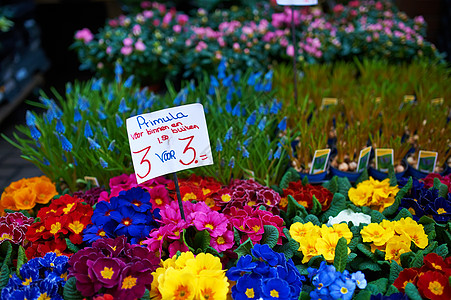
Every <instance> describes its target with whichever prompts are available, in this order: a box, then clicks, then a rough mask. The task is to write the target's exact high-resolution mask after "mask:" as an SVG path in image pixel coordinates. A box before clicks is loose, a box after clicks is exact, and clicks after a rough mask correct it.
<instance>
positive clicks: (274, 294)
mask: <svg viewBox="0 0 451 300" xmlns="http://www.w3.org/2000/svg"><path fill="white" fill-rule="evenodd" d="M269 294H270V295H271V297H274V298H279V292H278V291H276V290H271V292H269Z"/></svg>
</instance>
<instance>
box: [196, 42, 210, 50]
mask: <svg viewBox="0 0 451 300" xmlns="http://www.w3.org/2000/svg"><path fill="white" fill-rule="evenodd" d="M204 49H207V44H206V43H205V42H204V41H200V42H199V43H198V44H197V46H196V48H195V49H194V50H195V51H196V52H200V51H202V50H204Z"/></svg>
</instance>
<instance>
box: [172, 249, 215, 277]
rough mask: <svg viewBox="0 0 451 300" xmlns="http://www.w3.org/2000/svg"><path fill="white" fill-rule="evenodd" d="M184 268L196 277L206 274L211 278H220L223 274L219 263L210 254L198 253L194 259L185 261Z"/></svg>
mask: <svg viewBox="0 0 451 300" xmlns="http://www.w3.org/2000/svg"><path fill="white" fill-rule="evenodd" d="M190 253H191V252H190ZM179 259H180V258H179ZM186 268H188V269H190V270H191V271H192V272H193V273H194V274H195V275H196V276H199V275H204V276H205V274H207V273H208V274H209V276H211V277H218V278H220V277H223V274H224V271H223V270H222V264H221V261H220V260H219V258H217V257H215V256H213V255H211V254H210V253H199V254H197V255H196V258H194V257H193V258H192V259H189V260H187V261H186Z"/></svg>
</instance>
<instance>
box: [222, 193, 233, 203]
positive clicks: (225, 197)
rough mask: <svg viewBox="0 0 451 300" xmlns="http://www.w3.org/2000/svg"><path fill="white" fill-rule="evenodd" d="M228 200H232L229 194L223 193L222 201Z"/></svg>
mask: <svg viewBox="0 0 451 300" xmlns="http://www.w3.org/2000/svg"><path fill="white" fill-rule="evenodd" d="M230 200H232V197H231V196H230V195H229V194H224V195H222V196H221V201H222V202H229V201H230Z"/></svg>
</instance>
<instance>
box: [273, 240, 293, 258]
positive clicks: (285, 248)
mask: <svg viewBox="0 0 451 300" xmlns="http://www.w3.org/2000/svg"><path fill="white" fill-rule="evenodd" d="M275 250H276V252H280V253H283V254H284V255H285V257H286V258H287V259H290V258H292V257H293V255H294V252H293V250H292V249H291V247H290V243H284V244H283V245H281V246H280V247H278V248H277V249H275Z"/></svg>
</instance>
